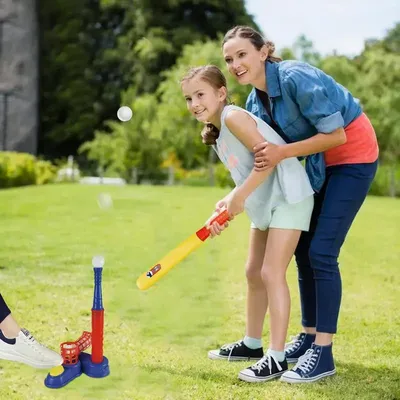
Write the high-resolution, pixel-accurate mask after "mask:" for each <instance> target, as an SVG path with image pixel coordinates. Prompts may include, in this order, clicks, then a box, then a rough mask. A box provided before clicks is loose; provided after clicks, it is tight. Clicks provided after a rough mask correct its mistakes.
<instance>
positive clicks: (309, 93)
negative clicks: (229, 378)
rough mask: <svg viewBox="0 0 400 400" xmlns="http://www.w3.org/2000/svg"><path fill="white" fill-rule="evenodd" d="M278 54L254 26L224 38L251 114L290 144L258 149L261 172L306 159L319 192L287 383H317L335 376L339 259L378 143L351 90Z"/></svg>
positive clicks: (299, 252)
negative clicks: (299, 323) (248, 87)
mask: <svg viewBox="0 0 400 400" xmlns="http://www.w3.org/2000/svg"><path fill="white" fill-rule="evenodd" d="M273 53H274V45H273V43H272V42H269V41H266V40H265V39H264V38H263V37H262V35H261V34H260V33H258V32H256V31H255V30H253V29H252V28H250V27H243V26H237V27H235V28H233V29H231V30H230V31H229V32H227V34H226V35H225V37H224V40H223V55H224V58H225V61H226V64H227V67H228V70H229V72H230V73H231V74H232V75H233V76H234V77H235V78H236V79H237V81H238V82H239V83H240V84H242V85H251V86H253V90H252V91H251V93H250V95H249V96H248V99H247V102H246V108H247V110H248V111H250V112H252V113H253V114H255V115H256V116H258V117H260V118H261V119H263V120H264V121H265V122H267V123H268V124H269V125H270V126H271V127H272V128H274V129H275V131H277V132H278V133H279V134H280V135H281V137H282V138H283V139H284V140H285V142H286V143H287V144H284V145H275V144H272V143H267V142H264V143H261V144H258V145H256V146H255V147H254V149H253V150H254V152H255V167H256V169H258V170H259V171H262V170H264V169H265V168H271V167H272V166H275V165H276V164H277V163H279V162H280V161H282V160H284V159H286V158H290V157H307V158H306V171H307V174H308V177H309V179H310V182H311V184H312V187H313V189H314V191H315V192H316V194H315V196H314V210H313V215H312V219H311V226H310V231H309V232H302V235H301V238H300V241H299V244H298V246H297V249H296V252H295V257H296V263H297V267H298V280H299V288H300V298H301V311H302V325H303V330H302V332H301V333H300V334H299V335H297V337H296V338H295V340H294V341H292V342H291V343H289V344H288V345H287V347H286V350H285V353H286V358H287V360H288V362H297V364H296V365H295V367H294V368H292V370H291V371H288V372H285V373H284V374H283V375H282V377H281V380H283V381H286V382H290V383H303V382H314V381H317V380H319V379H322V378H324V377H326V376H329V375H333V374H334V373H335V364H334V360H333V354H332V339H333V334H335V333H336V331H337V321H338V315H339V309H340V302H341V292H342V285H341V277H340V271H339V268H338V256H339V253H340V249H341V247H342V245H343V242H344V240H345V238H346V235H347V232H348V231H349V228H350V226H351V224H352V223H353V221H354V218H355V216H356V215H357V212H358V210H359V209H360V207H361V205H362V203H363V202H364V200H365V198H366V196H367V193H368V190H369V188H370V185H371V183H372V181H373V178H374V176H375V173H376V170H377V165H378V161H377V160H378V144H377V140H376V135H375V132H374V129H373V127H372V125H371V123H370V121H369V120H368V118H367V116H366V115H365V114H364V113H363V111H362V109H361V106H360V104H359V101H358V100H357V99H355V98H354V97H353V96H352V95H351V93H349V91H348V90H347V89H346V88H344V87H343V86H341V85H340V84H338V83H337V82H335V81H334V79H332V77H330V76H329V75H327V74H325V73H324V72H323V71H321V70H319V69H318V68H315V67H313V66H311V65H309V64H307V63H303V62H299V61H281V60H280V59H279V58H277V57H274V56H273ZM222 229H223V227H221V228H220V231H221V230H222ZM218 233H219V232H218Z"/></svg>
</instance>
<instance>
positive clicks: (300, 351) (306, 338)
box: [285, 332, 315, 363]
mask: <svg viewBox="0 0 400 400" xmlns="http://www.w3.org/2000/svg"><path fill="white" fill-rule="evenodd" d="M314 340H315V335H312V334H310V333H304V332H302V333H299V334H298V335H297V336H295V337H294V338H293V340H292V341H291V342H289V343H286V344H285V357H286V360H287V362H288V363H296V362H297V361H298V360H299V358H300V357H301V356H303V355H304V354H305V353H306V351H307V350H308V349H309V348H310V347H311V345H312V344H313V343H314Z"/></svg>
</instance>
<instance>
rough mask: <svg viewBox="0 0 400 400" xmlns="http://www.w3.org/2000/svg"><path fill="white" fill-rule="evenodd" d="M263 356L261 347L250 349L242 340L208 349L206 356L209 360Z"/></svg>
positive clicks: (236, 359)
mask: <svg viewBox="0 0 400 400" xmlns="http://www.w3.org/2000/svg"><path fill="white" fill-rule="evenodd" d="M263 356H264V351H263V348H262V347H260V348H258V349H250V348H249V347H247V346H246V345H245V344H244V342H243V340H239V341H237V342H235V343H229V344H225V345H223V346H222V347H221V348H220V349H218V350H210V351H209V352H208V358H211V360H228V361H251V360H259V359H260V358H262V357H263Z"/></svg>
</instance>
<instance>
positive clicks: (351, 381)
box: [140, 362, 400, 400]
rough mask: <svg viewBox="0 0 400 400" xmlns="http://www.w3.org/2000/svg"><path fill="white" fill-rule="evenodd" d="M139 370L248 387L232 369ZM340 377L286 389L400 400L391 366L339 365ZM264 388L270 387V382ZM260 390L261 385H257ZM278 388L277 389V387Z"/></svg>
mask: <svg viewBox="0 0 400 400" xmlns="http://www.w3.org/2000/svg"><path fill="white" fill-rule="evenodd" d="M235 365H237V366H238V371H239V369H242V367H243V368H245V367H246V366H247V364H246V363H243V364H242V363H237V364H236V363H235ZM140 368H143V369H144V370H146V371H148V372H152V373H154V372H164V373H167V374H170V375H177V376H185V377H189V378H192V379H201V380H203V381H208V382H216V383H219V384H221V382H222V383H223V384H225V385H226V386H227V387H228V386H229V387H232V385H235V386H236V385H238V384H239V386H242V385H244V386H246V385H248V383H246V382H241V381H240V380H238V378H237V374H236V373H233V372H232V371H231V370H225V371H221V370H216V369H215V368H214V367H213V368H209V369H204V370H202V369H201V367H200V366H188V367H186V368H182V367H174V366H173V365H171V366H162V365H160V364H154V365H151V364H145V365H140ZM336 370H337V374H336V375H335V376H332V377H329V378H327V379H323V380H321V381H319V382H316V383H314V384H307V385H288V384H285V383H282V384H284V385H288V386H286V389H289V390H290V391H293V396H295V395H296V396H297V395H298V394H299V393H305V394H307V393H309V394H310V395H311V393H312V395H313V396H315V395H318V396H319V395H320V396H321V399H324V400H325V399H326V400H331V399H332V400H334V399H335V400H336V399H339V398H342V399H371V400H372V399H387V400H400V368H396V369H394V368H389V367H376V368H372V367H365V366H363V365H361V364H357V363H344V362H337V363H336ZM262 385H266V386H265V389H267V388H268V383H265V384H262ZM257 387H258V388H260V387H261V386H258V385H257ZM275 389H276V387H275Z"/></svg>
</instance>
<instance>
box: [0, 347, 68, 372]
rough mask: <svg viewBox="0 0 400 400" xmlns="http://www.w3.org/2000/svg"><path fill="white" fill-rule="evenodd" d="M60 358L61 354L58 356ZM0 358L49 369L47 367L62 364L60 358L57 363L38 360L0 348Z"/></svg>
mask: <svg viewBox="0 0 400 400" xmlns="http://www.w3.org/2000/svg"><path fill="white" fill-rule="evenodd" d="M60 358H61V356H60ZM0 359H2V360H8V361H15V362H20V363H23V364H26V365H29V366H30V367H33V368H40V369H49V368H53V367H57V366H58V365H61V364H62V358H61V360H60V362H59V363H55V362H53V363H51V362H40V361H37V360H32V359H31V358H28V357H24V356H23V355H20V354H16V353H10V352H4V351H1V350H0Z"/></svg>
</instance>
